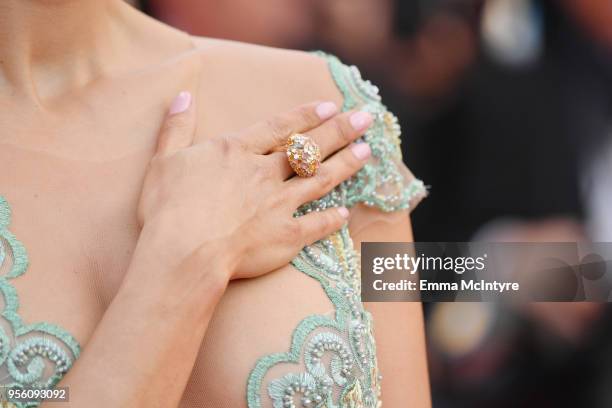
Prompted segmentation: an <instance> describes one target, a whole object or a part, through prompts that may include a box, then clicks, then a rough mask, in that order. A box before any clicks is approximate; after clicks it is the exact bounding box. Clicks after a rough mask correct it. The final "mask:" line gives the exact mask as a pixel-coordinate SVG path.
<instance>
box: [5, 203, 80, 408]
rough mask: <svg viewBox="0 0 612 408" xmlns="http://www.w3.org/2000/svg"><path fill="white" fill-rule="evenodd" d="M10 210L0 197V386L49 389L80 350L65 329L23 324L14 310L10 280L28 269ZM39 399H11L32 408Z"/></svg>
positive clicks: (15, 302) (15, 300)
mask: <svg viewBox="0 0 612 408" xmlns="http://www.w3.org/2000/svg"><path fill="white" fill-rule="evenodd" d="M10 222H11V210H10V207H9V205H8V203H7V202H6V200H5V199H4V198H3V197H2V196H0V273H1V275H0V293H1V294H2V301H3V303H4V305H3V306H4V309H3V311H2V313H1V315H0V316H1V317H2V318H3V319H4V322H5V324H2V325H0V373H1V375H0V386H1V387H4V388H6V389H8V388H11V389H23V388H31V389H35V388H46V389H49V388H53V387H54V386H55V385H56V384H57V383H58V382H59V381H60V380H61V378H62V377H63V376H64V374H65V373H66V372H67V371H68V369H69V368H70V367H71V366H72V363H73V361H74V360H76V359H77V358H78V356H79V353H80V346H79V343H78V342H77V341H76V340H75V339H74V337H72V336H71V335H70V334H69V333H68V332H67V331H65V330H64V329H62V328H61V327H58V326H55V325H53V324H50V323H45V322H41V323H35V324H26V323H24V322H23V320H22V319H21V317H20V316H19V313H18V308H19V297H18V295H17V291H16V290H15V287H14V286H13V285H12V284H11V280H12V279H15V278H17V277H19V276H21V275H23V274H24V273H25V272H26V270H27V268H28V256H27V253H26V250H25V248H24V246H23V245H22V244H21V243H20V242H19V241H18V240H17V238H15V236H14V235H13V234H12V233H11V232H10V231H9V230H8V227H9V225H10ZM38 405H40V403H39V402H35V401H30V402H13V406H15V407H17V408H33V407H37V406H38Z"/></svg>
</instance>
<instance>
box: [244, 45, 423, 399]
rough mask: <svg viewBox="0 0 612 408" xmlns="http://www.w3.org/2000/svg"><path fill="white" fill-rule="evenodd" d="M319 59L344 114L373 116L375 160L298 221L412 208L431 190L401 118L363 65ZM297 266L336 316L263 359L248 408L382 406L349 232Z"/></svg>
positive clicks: (316, 320)
mask: <svg viewBox="0 0 612 408" xmlns="http://www.w3.org/2000/svg"><path fill="white" fill-rule="evenodd" d="M318 55H320V56H321V57H323V58H325V59H326V60H327V62H328V64H329V68H330V71H331V75H332V77H333V79H334V81H335V82H336V84H337V86H338V89H339V90H340V91H341V92H342V94H343V96H344V105H343V110H344V111H347V110H350V109H354V108H359V109H362V110H365V111H368V112H370V113H372V115H373V116H374V123H373V125H372V127H371V129H370V130H369V131H368V132H367V133H366V134H365V135H364V136H363V140H364V141H366V142H367V143H369V145H370V147H371V148H372V160H371V162H370V163H368V164H367V165H366V166H365V167H364V168H363V169H362V170H361V171H360V172H359V173H358V174H357V175H356V176H355V177H353V178H352V179H350V180H348V181H346V182H344V183H342V184H341V185H339V186H338V187H336V188H335V189H334V191H332V192H331V193H330V194H328V195H327V196H325V197H323V198H322V199H320V200H317V201H313V202H311V203H308V204H306V205H304V206H303V207H302V208H300V209H299V211H298V213H297V214H296V216H300V215H303V214H306V213H308V212H311V211H320V210H323V209H326V208H330V207H337V206H341V205H343V206H347V207H351V206H354V205H356V204H358V203H364V204H366V205H369V206H374V207H377V208H379V209H380V210H382V211H397V210H401V209H407V208H410V206H411V203H414V202H416V201H417V199H419V198H421V197H423V196H424V195H425V194H426V190H425V187H424V185H423V183H422V182H421V181H420V180H417V179H413V180H408V179H407V176H406V175H407V174H409V173H407V172H404V171H402V164H401V150H400V145H399V143H400V133H401V131H400V128H399V125H398V122H397V118H396V117H395V116H394V115H393V114H391V113H390V112H388V111H387V108H386V107H385V106H384V105H383V104H382V102H381V99H380V96H379V94H378V89H377V88H376V87H375V86H374V85H372V84H371V83H370V82H368V81H365V80H363V79H362V78H361V74H360V73H359V70H358V69H357V68H356V67H349V66H346V65H344V64H342V63H341V62H340V61H339V60H338V59H337V58H336V57H334V56H331V55H327V54H323V53H318ZM292 265H293V266H294V267H295V268H296V269H297V270H299V271H300V272H302V273H305V274H306V275H308V276H310V277H312V278H313V279H316V280H317V281H318V282H319V283H320V284H321V286H322V288H323V290H324V291H325V293H326V294H327V296H328V297H329V299H330V300H331V301H332V303H333V305H334V309H335V313H334V314H333V317H332V316H321V315H313V316H308V317H306V318H305V319H304V320H302V322H301V323H300V324H299V325H298V327H297V328H296V329H295V330H294V332H293V335H292V340H291V347H290V349H289V351H288V352H285V353H277V354H272V355H267V356H264V357H262V358H260V359H259V360H258V361H257V363H256V365H255V367H254V369H253V370H252V371H251V374H250V376H249V379H248V384H247V403H248V406H249V408H261V406H262V398H269V399H270V400H271V401H272V405H273V407H274V408H294V407H305V408H307V407H312V408H355V407H363V408H379V407H380V406H381V401H380V375H379V373H378V367H377V362H376V344H375V341H374V335H373V327H372V326H373V325H372V318H371V315H370V314H369V313H368V312H367V311H366V310H365V309H364V308H363V305H362V303H361V298H360V293H361V287H360V270H359V256H358V254H357V252H356V251H355V249H354V246H353V242H352V240H351V238H350V235H349V231H348V228H347V227H344V228H342V229H341V230H340V231H339V232H337V233H335V234H332V235H331V236H329V237H328V238H326V239H323V240H321V241H319V242H317V243H315V244H313V245H310V246H308V247H305V248H304V249H303V250H302V251H301V253H300V254H299V255H298V256H297V258H295V259H294V260H293V261H292ZM279 365H282V366H284V367H285V368H286V369H287V370H290V372H289V373H288V374H286V375H284V376H282V377H280V378H275V379H271V380H270V381H268V382H267V383H266V384H264V379H265V377H266V375H267V374H268V372H269V371H270V369H271V368H272V367H275V366H279Z"/></svg>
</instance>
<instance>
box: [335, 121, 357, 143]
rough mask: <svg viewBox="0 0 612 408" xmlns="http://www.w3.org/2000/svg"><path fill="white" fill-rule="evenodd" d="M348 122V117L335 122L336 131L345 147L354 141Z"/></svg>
mask: <svg viewBox="0 0 612 408" xmlns="http://www.w3.org/2000/svg"><path fill="white" fill-rule="evenodd" d="M346 121H347V119H346V117H342V118H338V119H336V120H334V127H335V129H334V131H335V133H336V135H338V137H339V139H340V140H341V141H342V142H343V143H344V144H345V145H346V144H348V143H350V142H352V141H353V132H352V131H351V129H350V127H349V126H348V124H347V122H346Z"/></svg>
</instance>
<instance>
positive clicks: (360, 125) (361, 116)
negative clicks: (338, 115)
mask: <svg viewBox="0 0 612 408" xmlns="http://www.w3.org/2000/svg"><path fill="white" fill-rule="evenodd" d="M349 120H350V122H351V126H352V127H353V129H355V130H356V131H358V132H359V131H362V130H365V129H367V128H368V127H370V125H371V124H372V120H373V118H372V115H371V114H369V113H368V112H361V111H360V112H355V113H353V114H352V115H351V118H350V119H349Z"/></svg>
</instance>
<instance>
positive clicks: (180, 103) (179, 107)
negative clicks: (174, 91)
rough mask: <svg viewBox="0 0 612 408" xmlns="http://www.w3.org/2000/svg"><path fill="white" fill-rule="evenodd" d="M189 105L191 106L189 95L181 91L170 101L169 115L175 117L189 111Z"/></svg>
mask: <svg viewBox="0 0 612 408" xmlns="http://www.w3.org/2000/svg"><path fill="white" fill-rule="evenodd" d="M189 105H191V93H190V92H187V91H183V92H181V93H179V94H178V95H177V96H176V97H175V98H174V100H173V101H172V104H171V105H170V111H169V114H170V115H176V114H177V113H182V112H185V111H186V110H187V109H189Z"/></svg>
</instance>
